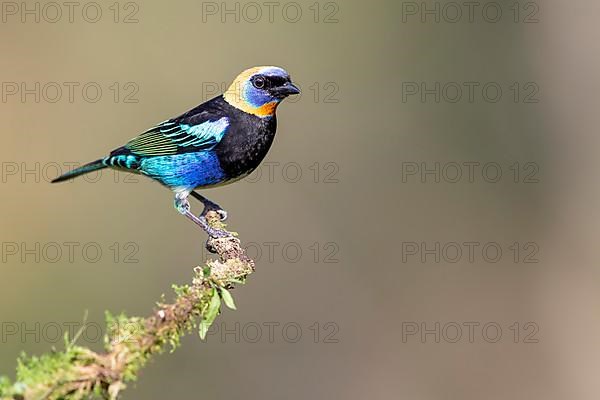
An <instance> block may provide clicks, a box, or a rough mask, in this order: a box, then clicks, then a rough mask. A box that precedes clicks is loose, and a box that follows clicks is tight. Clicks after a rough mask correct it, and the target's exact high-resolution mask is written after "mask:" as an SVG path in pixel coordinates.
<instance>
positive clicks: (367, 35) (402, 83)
mask: <svg viewBox="0 0 600 400" xmlns="http://www.w3.org/2000/svg"><path fill="white" fill-rule="evenodd" d="M53 4H57V3H53ZM58 4H59V6H60V8H59V9H57V8H56V6H54V5H52V4H50V5H49V3H46V2H41V3H35V2H29V1H28V2H26V3H20V2H16V3H11V2H3V3H2V7H3V9H2V22H1V23H0V51H1V54H2V57H0V72H1V77H2V78H1V81H2V102H1V103H0V118H1V121H2V128H1V130H2V138H3V144H2V146H0V161H2V164H1V165H2V176H1V178H2V180H1V183H0V190H1V194H2V196H1V199H2V200H1V201H2V207H1V210H0V221H1V226H2V229H1V231H0V241H1V242H2V260H1V261H2V264H1V267H2V271H1V275H0V292H1V293H2V302H1V303H0V316H1V317H0V322H1V323H2V324H1V325H0V328H1V329H0V374H5V375H10V376H13V374H14V366H15V359H16V357H17V356H18V354H19V353H20V352H21V351H26V352H27V353H29V354H39V353H41V352H44V351H47V350H49V349H50V348H51V347H52V346H58V347H60V346H61V340H60V339H57V336H60V335H62V334H63V333H64V332H65V331H67V330H69V327H73V326H75V327H77V326H81V324H82V322H83V315H84V311H85V310H88V311H89V317H88V320H87V325H86V327H87V329H86V331H85V333H86V334H85V335H84V337H83V338H82V340H81V342H82V343H83V344H86V345H90V346H92V347H94V348H96V349H99V348H101V346H102V341H101V339H99V335H101V334H103V332H99V331H98V329H99V328H102V329H103V327H104V324H103V318H104V316H103V313H104V310H110V311H112V312H119V311H121V310H123V311H125V312H127V313H128V314H129V315H146V314H148V312H149V311H150V309H151V307H152V305H153V304H154V302H155V301H156V300H158V299H159V296H160V295H161V294H162V293H165V294H167V297H168V298H169V296H170V294H171V289H170V286H171V284H172V283H184V282H187V281H188V280H189V278H190V276H191V268H192V267H193V266H195V265H197V264H200V263H202V262H203V260H204V259H205V258H206V256H207V255H206V251H204V249H203V248H204V241H205V236H204V234H203V233H201V232H200V231H198V230H197V229H196V228H195V227H194V226H193V225H192V224H191V223H189V222H188V221H186V220H185V219H184V218H182V217H181V216H179V215H178V214H177V213H176V212H175V211H174V209H173V207H172V196H171V194H170V193H169V192H168V191H167V190H165V189H164V188H162V187H160V186H159V185H157V184H155V183H153V182H150V181H148V180H145V179H143V178H136V177H134V178H133V179H131V178H130V177H127V176H126V175H115V174H114V173H112V172H106V173H104V174H102V175H100V176H96V177H94V176H92V177H90V178H89V179H87V180H83V179H80V180H77V181H76V182H72V183H66V184H63V185H50V184H49V183H48V181H49V180H50V179H51V178H53V177H54V176H55V175H57V174H58V173H59V172H64V171H66V170H67V169H68V168H69V164H68V163H74V162H79V163H82V162H87V161H91V160H94V159H96V158H98V157H99V156H102V155H104V154H105V153H106V152H108V151H109V150H111V149H112V148H115V147H117V146H120V145H122V144H123V143H124V142H125V141H126V140H128V139H129V138H131V137H133V136H135V135H136V134H137V133H139V132H141V131H142V130H144V129H146V128H148V127H150V126H152V124H155V123H158V122H160V121H162V120H165V119H167V118H169V117H171V116H175V115H177V114H178V113H181V112H183V111H185V110H187V109H189V108H191V107H192V106H195V105H196V104H199V103H200V102H202V101H204V100H206V99H208V98H210V97H212V96H213V95H214V94H215V92H214V90H215V87H217V86H221V85H224V84H225V83H228V82H229V81H230V80H231V79H233V77H234V76H235V75H236V74H237V73H239V72H240V71H241V70H243V69H245V68H247V67H250V66H254V65H270V64H274V65H280V66H283V67H285V68H287V69H288V70H289V71H290V72H291V74H292V77H293V78H294V80H295V81H297V82H298V83H299V84H300V85H301V86H302V88H303V89H304V94H303V96H302V97H301V98H300V99H298V100H293V101H288V102H287V103H286V104H284V105H283V106H282V107H281V108H280V111H279V121H280V127H279V132H278V136H277V139H276V142H275V145H274V146H273V148H272V150H271V152H270V153H269V156H268V159H267V160H266V161H267V162H270V163H271V164H268V165H270V167H269V166H268V165H267V166H263V167H262V168H261V170H260V174H255V175H253V176H252V177H251V178H250V179H249V180H247V181H245V182H241V183H239V184H236V185H232V186H228V187H225V188H220V189H215V190H210V191H208V192H206V193H205V194H207V195H208V196H209V197H211V198H212V199H213V200H214V201H216V202H218V203H220V204H221V205H223V206H224V207H225V208H226V209H227V210H228V211H229V213H230V227H231V228H232V229H234V230H236V231H239V232H240V234H241V235H242V239H243V240H244V241H245V242H246V243H248V245H249V247H250V250H249V251H250V253H251V254H252V255H254V256H255V257H256V259H257V264H258V267H257V272H256V274H254V275H253V276H251V279H249V281H248V284H247V285H246V286H244V287H242V288H240V289H238V290H235V292H234V296H235V298H236V301H237V304H238V311H236V312H231V311H226V312H224V313H223V314H222V315H221V316H220V317H219V319H218V320H217V327H216V328H215V330H213V331H212V332H211V335H210V336H209V337H208V340H207V342H206V343H202V342H201V341H200V339H199V338H198V337H197V335H195V334H194V335H189V336H188V337H186V339H185V340H184V342H183V344H182V348H180V349H178V350H177V351H176V352H174V353H172V354H165V355H162V356H160V357H158V358H157V359H156V360H155V361H154V362H153V363H152V364H151V365H150V366H149V367H148V368H146V369H145V370H144V371H143V374H142V376H141V377H140V379H139V381H138V382H137V384H135V385H132V386H133V387H131V388H130V390H128V391H127V392H126V393H125V396H124V398H127V399H162V398H207V399H208V398H211V399H236V398H241V397H244V398H248V399H262V398H287V399H306V398H318V399H325V398H349V399H362V398H365V397H369V398H377V399H387V398H390V397H394V398H403V399H404V398H405V399H425V400H427V399H482V398H484V399H506V398H511V399H515V400H516V399H532V398H533V399H542V398H543V399H564V398H574V399H596V398H597V393H598V390H599V389H600V387H599V386H600V383H599V382H600V381H598V379H597V372H598V368H599V367H600V354H599V353H600V345H599V344H598V343H599V342H598V338H599V337H600V317H599V315H600V312H599V310H600V295H599V291H598V278H599V276H598V275H599V273H598V271H599V269H598V260H599V256H598V253H597V248H598V246H597V244H596V241H597V231H598V228H600V221H599V216H598V211H597V207H598V203H599V200H600V199H599V197H600V192H599V190H598V189H597V188H598V183H597V181H598V179H597V174H596V171H597V169H598V167H599V164H598V160H597V149H598V146H599V145H600V140H599V139H598V135H597V126H598V122H599V121H598V112H597V107H598V101H597V89H598V82H599V81H598V79H597V71H598V67H599V59H598V58H599V56H598V54H600V52H599V50H600V49H599V48H598V41H597V37H598V28H597V16H598V14H599V12H600V5H599V4H598V3H597V2H594V1H591V0H585V1H584V0H582V1H575V2H564V1H558V0H545V1H543V2H534V3H527V2H525V1H521V2H520V3H519V2H517V3H515V2H512V1H511V2H508V1H506V2H505V1H501V2H495V3H494V2H492V3H488V2H481V3H479V6H476V7H475V8H474V9H472V10H471V11H472V13H471V12H470V10H469V6H467V5H465V4H464V3H462V2H458V3H449V2H433V1H428V2H425V3H421V2H399V1H373V2H361V1H354V0H352V1H343V2H341V1H340V2H325V1H323V2H320V3H319V2H318V3H314V2H312V1H310V2H299V3H294V2H282V3H278V2H275V3H274V4H275V5H272V6H268V5H264V4H263V3H260V2H259V3H249V2H241V3H237V6H236V3H235V2H227V4H224V3H221V2H195V1H179V2H176V3H169V2H160V1H144V2H143V3H142V2H139V3H128V2H120V3H116V4H113V3H111V2H107V3H92V4H91V5H90V3H87V2H83V3H76V5H75V6H74V8H73V9H72V14H70V9H69V8H68V7H67V6H64V5H61V4H62V3H58ZM256 5H258V8H257V7H256ZM269 7H273V8H269ZM27 10H30V12H28V11H27ZM31 10H32V11H31ZM98 10H100V11H101V14H98V13H97V12H98ZM227 10H232V11H231V12H232V13H231V14H230V13H228V12H227ZM270 10H271V11H272V14H270ZM298 10H300V12H301V14H299V13H298ZM428 10H429V11H431V13H430V12H429V11H428ZM498 11H500V12H501V14H498ZM57 12H60V13H61V15H59V14H57ZM258 12H260V13H258ZM23 19H24V21H23ZM36 19H39V22H36ZM423 19H424V21H423ZM436 19H437V21H436ZM223 20H224V21H223ZM236 20H237V21H236ZM94 21H96V22H94ZM436 82H437V83H439V87H438V89H436ZM37 83H39V86H36V84H37ZM423 84H424V85H425V86H423ZM23 85H25V86H23ZM57 87H58V88H59V89H60V91H58V89H57ZM69 87H72V88H73V89H72V90H73V91H72V92H70V90H69ZM469 87H470V88H472V89H473V91H472V92H471V93H470V92H469V90H468V88H469ZM457 88H458V89H457ZM98 89H100V91H101V94H99V92H98ZM459 89H460V92H458V91H457V90H459ZM498 89H499V90H500V93H501V94H502V96H501V97H498ZM470 95H472V97H470ZM436 163H437V164H436ZM436 165H437V166H436ZM457 166H458V168H457ZM470 168H472V169H470ZM427 170H433V172H427ZM436 171H437V172H436ZM471 171H472V172H473V175H470V174H469V172H471ZM498 171H500V172H501V173H502V175H501V176H498V174H497V173H498ZM458 172H460V174H461V175H460V176H459V175H457V173H458ZM298 174H301V175H298ZM436 174H439V176H436ZM193 206H194V204H193ZM195 207H196V209H197V211H200V208H199V206H198V205H195ZM71 249H72V252H71ZM470 249H472V253H470ZM484 249H485V250H484ZM271 250H272V251H271ZM457 251H460V253H457ZM498 251H500V252H501V253H498ZM217 328H218V331H217V330H216V329H217ZM224 331H225V334H224V335H223V332H224Z"/></svg>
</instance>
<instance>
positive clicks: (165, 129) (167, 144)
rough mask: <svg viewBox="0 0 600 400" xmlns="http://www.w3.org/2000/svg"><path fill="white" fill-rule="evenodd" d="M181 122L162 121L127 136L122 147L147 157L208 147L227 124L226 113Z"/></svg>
mask: <svg viewBox="0 0 600 400" xmlns="http://www.w3.org/2000/svg"><path fill="white" fill-rule="evenodd" d="M185 122H187V121H185V120H184V121H173V120H168V121H165V122H163V123H161V124H159V125H157V126H156V127H154V128H152V129H150V130H148V131H146V132H144V133H142V134H141V135H139V136H138V137H136V138H134V139H132V140H130V141H129V142H128V143H127V144H126V145H125V148H126V149H128V150H129V151H131V152H132V153H133V154H136V155H139V156H147V157H149V156H168V155H174V154H181V153H186V152H192V151H201V150H210V149H212V148H213V147H214V146H216V145H217V144H218V143H219V142H220V141H221V139H222V138H223V136H224V135H225V133H226V132H227V128H228V127H229V119H228V118H227V117H222V118H220V119H217V120H214V121H210V120H208V121H207V120H205V121H203V122H201V123H197V124H188V123H185ZM190 122H191V121H190Z"/></svg>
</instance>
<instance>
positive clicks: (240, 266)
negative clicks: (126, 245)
mask: <svg viewBox="0 0 600 400" xmlns="http://www.w3.org/2000/svg"><path fill="white" fill-rule="evenodd" d="M207 220H208V222H209V224H210V225H211V226H213V227H215V228H220V229H224V225H223V224H222V223H221V222H220V220H219V216H218V215H217V214H216V213H215V212H210V213H208V215H207ZM207 244H208V245H209V246H210V247H211V248H212V250H214V251H215V253H216V254H217V255H218V256H219V257H218V258H217V259H213V260H209V261H207V262H206V264H205V265H203V266H198V267H195V268H194V275H193V278H192V281H191V283H189V284H186V285H184V286H175V285H174V286H173V288H174V291H175V300H174V301H173V303H170V304H167V303H164V302H163V301H160V302H158V303H157V304H156V307H155V309H154V311H153V313H152V315H150V316H149V317H146V318H139V317H127V316H125V315H123V314H121V315H118V316H112V315H110V314H108V313H107V327H108V330H107V335H106V338H105V342H106V345H105V347H106V348H105V352H102V353H96V352H94V351H92V350H89V349H87V348H85V347H81V346H78V345H77V344H76V343H75V342H76V339H77V335H76V337H75V338H68V337H65V349H64V350H62V351H56V350H53V351H51V352H49V353H47V354H44V355H41V356H33V357H26V356H25V355H22V356H21V357H20V358H19V360H18V361H17V364H18V365H17V376H16V380H15V382H14V383H11V382H10V381H9V380H8V379H7V378H4V377H0V399H2V400H8V399H15V400H38V399H47V400H58V399H61V400H62V399H69V400H70V399H90V398H98V399H117V398H118V396H119V394H120V393H121V392H122V391H123V389H125V387H126V384H127V383H128V382H132V381H135V380H136V378H137V376H138V375H139V372H140V370H141V369H142V368H143V367H144V366H145V365H146V363H147V362H148V361H149V360H150V359H151V358H152V356H154V355H156V354H159V353H162V352H163V351H165V350H166V349H168V348H171V350H175V349H176V348H177V347H178V346H179V342H180V338H181V337H182V336H183V335H185V334H186V333H188V332H191V331H193V330H194V329H197V330H198V332H199V335H200V337H201V338H202V339H204V338H205V336H206V333H207V332H208V328H209V327H210V326H211V324H212V323H213V321H214V319H215V318H216V317H217V315H218V314H219V312H220V309H221V305H222V304H225V305H226V306H228V307H229V308H232V309H235V304H234V302H233V298H232V296H231V293H230V292H229V290H230V289H232V288H233V287H234V286H235V285H236V284H243V283H244V282H245V279H246V277H247V276H248V275H249V274H251V273H252V272H253V271H254V261H252V260H251V259H250V258H248V257H247V256H246V253H245V251H244V249H243V248H242V247H241V245H240V240H239V239H237V238H236V237H235V236H233V234H232V235H231V236H229V237H225V238H219V239H209V241H208V243H207Z"/></svg>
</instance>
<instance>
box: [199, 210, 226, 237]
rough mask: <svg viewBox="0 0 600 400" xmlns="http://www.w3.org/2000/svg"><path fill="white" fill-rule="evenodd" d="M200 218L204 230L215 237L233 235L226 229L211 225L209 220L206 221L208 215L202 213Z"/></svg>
mask: <svg viewBox="0 0 600 400" xmlns="http://www.w3.org/2000/svg"><path fill="white" fill-rule="evenodd" d="M198 220H199V221H201V223H202V225H203V229H204V231H205V232H206V233H207V234H208V236H210V237H211V238H213V239H222V238H226V237H229V236H231V234H230V233H229V232H227V231H226V230H223V229H218V228H213V227H212V226H210V225H209V224H208V221H206V217H204V216H202V215H201V216H200V217H199V218H198Z"/></svg>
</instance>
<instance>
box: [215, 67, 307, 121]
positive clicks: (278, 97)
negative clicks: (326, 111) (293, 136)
mask: <svg viewBox="0 0 600 400" xmlns="http://www.w3.org/2000/svg"><path fill="white" fill-rule="evenodd" d="M299 93H300V89H298V87H297V86H296V85H294V84H293V83H292V81H291V79H290V75H289V74H288V73H287V72H286V71H285V70H284V69H282V68H279V67H254V68H250V69H247V70H246V71H244V72H242V73H241V74H240V75H239V76H238V77H237V78H235V80H234V81H233V83H232V84H231V86H230V87H229V89H227V91H226V92H225V93H224V94H223V98H224V99H225V101H227V102H228V103H229V104H231V105H232V106H234V107H236V108H238V109H240V110H242V111H245V112H247V113H248V114H253V115H256V116H258V117H261V118H264V117H270V116H273V115H274V114H275V111H276V110H277V106H278V105H279V103H281V101H282V100H283V99H285V98H286V97H288V96H290V95H293V94H299Z"/></svg>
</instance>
